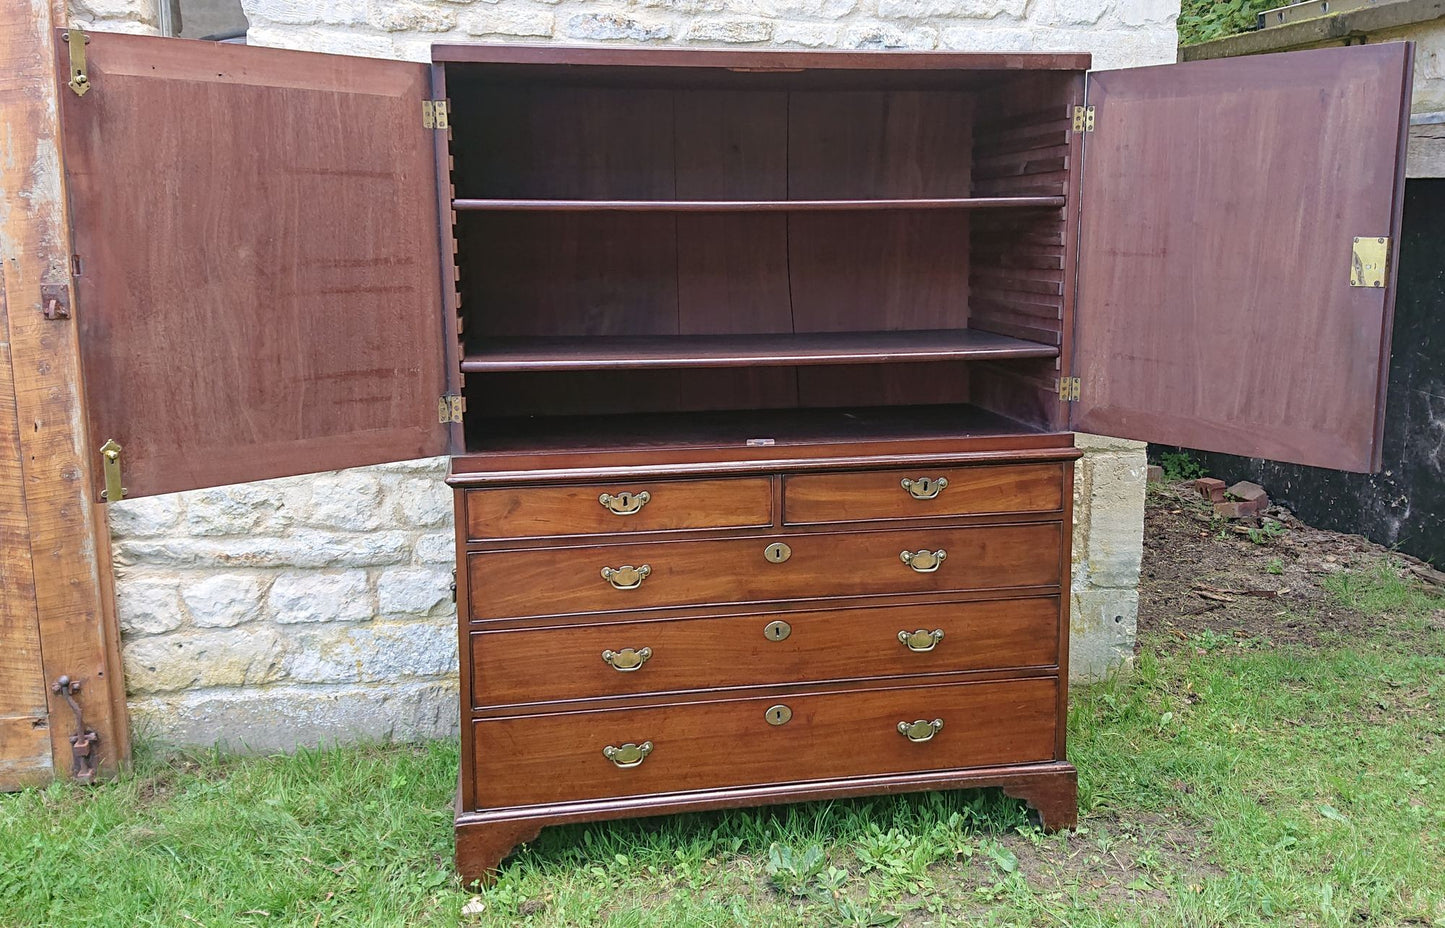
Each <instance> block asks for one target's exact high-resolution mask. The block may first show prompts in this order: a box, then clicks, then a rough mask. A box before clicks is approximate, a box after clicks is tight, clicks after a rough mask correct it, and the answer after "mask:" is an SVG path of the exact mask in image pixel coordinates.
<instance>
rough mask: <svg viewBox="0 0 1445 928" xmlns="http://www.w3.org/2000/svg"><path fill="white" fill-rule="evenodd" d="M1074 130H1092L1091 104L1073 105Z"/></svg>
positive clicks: (1092, 113)
mask: <svg viewBox="0 0 1445 928" xmlns="http://www.w3.org/2000/svg"><path fill="white" fill-rule="evenodd" d="M1074 131H1075V132H1093V131H1094V108H1093V107H1092V106H1076V107H1074Z"/></svg>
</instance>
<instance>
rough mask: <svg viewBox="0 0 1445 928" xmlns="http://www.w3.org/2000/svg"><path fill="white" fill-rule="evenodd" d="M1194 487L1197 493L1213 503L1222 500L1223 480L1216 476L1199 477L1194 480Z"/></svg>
mask: <svg viewBox="0 0 1445 928" xmlns="http://www.w3.org/2000/svg"><path fill="white" fill-rule="evenodd" d="M1194 489H1196V490H1198V491H1199V495H1200V496H1202V497H1204V498H1205V499H1207V500H1209V501H1210V502H1213V503H1222V502H1224V492H1225V490H1224V481H1223V480H1220V479H1218V478H1216V477H1200V478H1199V479H1198V480H1196V481H1194Z"/></svg>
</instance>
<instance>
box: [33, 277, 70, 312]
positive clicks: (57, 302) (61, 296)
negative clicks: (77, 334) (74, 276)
mask: <svg viewBox="0 0 1445 928" xmlns="http://www.w3.org/2000/svg"><path fill="white" fill-rule="evenodd" d="M40 313H41V315H43V316H44V317H45V318H46V319H52V320H54V319H69V318H70V287H69V286H68V285H66V284H41V285H40Z"/></svg>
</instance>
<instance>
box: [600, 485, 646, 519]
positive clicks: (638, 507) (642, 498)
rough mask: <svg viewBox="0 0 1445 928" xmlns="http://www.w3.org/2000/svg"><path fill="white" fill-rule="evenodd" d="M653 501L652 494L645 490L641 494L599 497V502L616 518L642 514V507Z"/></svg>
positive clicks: (608, 494)
mask: <svg viewBox="0 0 1445 928" xmlns="http://www.w3.org/2000/svg"><path fill="white" fill-rule="evenodd" d="M651 499H652V494H651V493H649V492H647V491H646V490H643V491H642V492H641V493H618V494H617V495H616V496H613V495H612V494H611V493H603V494H602V495H601V496H599V497H597V502H599V503H601V504H602V505H603V506H604V507H605V508H606V509H607V511H608V512H610V513H612V514H613V515H614V516H631V515H636V514H637V513H639V512H641V511H642V507H643V506H646V505H647V503H648V501H649V500H651Z"/></svg>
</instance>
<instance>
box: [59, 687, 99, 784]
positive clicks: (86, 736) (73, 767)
mask: <svg viewBox="0 0 1445 928" xmlns="http://www.w3.org/2000/svg"><path fill="white" fill-rule="evenodd" d="M50 692H52V693H56V694H58V695H60V696H63V697H64V698H65V701H66V702H67V703H69V704H70V711H71V712H74V713H75V734H73V735H71V736H70V775H71V776H72V777H74V778H75V779H76V780H78V781H80V782H81V783H92V782H94V781H95V754H94V753H93V751H92V749H93V748H94V747H95V744H96V742H98V741H99V740H100V735H97V734H96V733H95V731H94V730H93V729H90V728H87V727H86V725H85V714H84V713H82V712H81V711H80V703H78V702H76V701H75V696H74V694H75V693H79V692H80V681H79V680H72V679H70V678H69V677H61V678H60V679H58V680H56V681H55V682H54V683H52V684H50Z"/></svg>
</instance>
